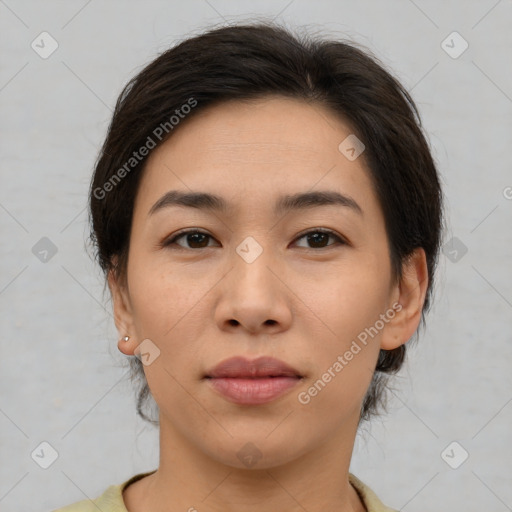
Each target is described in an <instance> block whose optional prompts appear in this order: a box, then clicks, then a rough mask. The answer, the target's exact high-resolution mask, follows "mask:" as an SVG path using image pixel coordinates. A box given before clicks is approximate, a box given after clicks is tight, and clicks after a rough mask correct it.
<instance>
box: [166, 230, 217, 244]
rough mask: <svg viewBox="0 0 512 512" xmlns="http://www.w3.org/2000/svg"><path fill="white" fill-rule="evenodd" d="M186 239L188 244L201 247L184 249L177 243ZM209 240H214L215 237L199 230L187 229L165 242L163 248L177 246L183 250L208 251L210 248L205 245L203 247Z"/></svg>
mask: <svg viewBox="0 0 512 512" xmlns="http://www.w3.org/2000/svg"><path fill="white" fill-rule="evenodd" d="M184 237H186V238H185V239H186V240H187V242H189V243H191V244H193V245H194V244H195V245H200V247H190V246H189V247H183V246H182V245H180V244H178V243H176V242H177V240H180V239H181V238H184ZM208 238H213V237H212V236H211V235H209V234H208V233H204V232H203V231H198V230H197V229H187V230H184V231H180V232H178V233H177V234H176V235H174V236H173V237H172V238H170V239H169V240H167V241H165V242H164V243H163V244H162V246H163V247H169V246H172V245H177V246H178V247H180V248H181V249H206V248H207V247H209V246H208V245H206V246H205V245H202V244H203V243H204V241H205V240H207V239H208Z"/></svg>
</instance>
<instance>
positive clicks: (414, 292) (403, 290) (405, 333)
mask: <svg viewBox="0 0 512 512" xmlns="http://www.w3.org/2000/svg"><path fill="white" fill-rule="evenodd" d="M428 280H429V276H428V269H427V258H426V255H425V251H424V249H423V248H421V247H419V248H417V249H415V250H414V251H413V253H412V254H411V256H410V257H409V258H407V260H406V261H405V262H404V264H403V266H402V278H401V279H400V281H399V283H397V284H396V285H395V288H394V290H393V294H392V297H393V302H392V304H400V305H401V309H398V307H395V308H394V309H395V311H396V314H395V316H394V317H393V318H392V319H391V320H389V322H388V323H387V324H386V327H385V329H384V331H383V333H382V338H381V345H380V346H381V348H382V349H383V350H392V349H395V348H398V347H399V346H400V345H403V344H404V343H407V342H408V341H409V340H410V339H411V337H412V336H413V334H414V333H415V332H416V329H417V328H418V326H419V324H420V320H421V312H422V309H423V304H424V303H425V296H426V293H427V286H428Z"/></svg>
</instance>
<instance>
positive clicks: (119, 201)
mask: <svg viewBox="0 0 512 512" xmlns="http://www.w3.org/2000/svg"><path fill="white" fill-rule="evenodd" d="M358 46H360V45H358V44H357V43H354V42H351V41H340V40H324V39H322V38H320V37H316V38H313V37H311V36H309V35H294V34H292V33H291V32H290V31H289V30H288V29H285V28H282V27H280V26H277V25H275V24H273V23H271V22H268V23H267V22H258V23H255V24H243V25H235V26H226V27H222V28H214V29H211V30H209V31H207V32H206V33H204V34H200V35H197V36H194V37H190V38H188V39H186V40H184V41H182V42H180V43H179V44H177V45H175V46H174V47H173V48H170V49H168V50H167V51H165V52H163V53H162V54H161V55H160V56H158V57H157V58H156V59H155V60H153V61H152V62H151V63H150V64H148V65H147V66H146V67H145V68H144V69H142V71H140V72H139V73H138V74H137V75H136V76H135V77H134V78H132V79H131V80H130V81H129V83H128V84H127V85H126V86H125V88H124V89H123V91H122V92H121V94H120V96H119V98H118V100H117V103H116V106H115V110H114V114H113V117H112V121H111V123H110V126H109V128H108V133H107V136H106V139H105V142H104V144H103V147H102V149H101V152H100V154H99V156H98V160H97V162H96V167H95V170H94V176H93V178H92V182H91V187H90V192H89V208H90V211H89V215H90V221H91V233H90V240H91V242H92V245H93V246H94V249H95V257H96V259H97V260H98V262H99V264H100V266H101V268H102V270H103V272H104V273H105V277H107V276H108V273H109V271H111V270H112V271H113V272H114V274H115V276H116V277H117V279H118V280H119V281H120V282H123V283H125V282H126V263H127V256H128V249H129V244H130V229H131V222H132V214H133V205H134V201H135V197H136V194H137V189H138V184H139V182H140V179H141V176H142V173H143V170H144V164H145V161H146V159H147V156H144V155H141V153H147V151H141V148H144V147H145V148H152V147H156V146H158V145H160V144H161V143H162V142H164V141H165V140H166V139H167V138H168V137H169V136H172V133H173V131H174V130H176V129H179V126H180V125H181V124H182V123H183V122H186V120H187V119H189V118H191V117H193V116H194V115H195V114H196V113H197V112H199V111H201V110H202V109H204V108H205V107H207V106H212V105H214V104H220V103H222V102H226V101H231V100H249V99H255V98H262V97H265V96H270V95H272V96H275V95H281V96H284V97H289V98H297V99H302V100H304V101H308V102H317V103H319V104H322V105H324V106H327V107H328V108H329V109H330V110H331V111H332V112H334V113H336V114H337V115H339V116H340V117H341V118H342V119H343V120H344V121H345V122H347V121H348V123H350V127H351V129H352V131H353V133H354V134H355V135H356V136H357V137H358V138H359V139H360V140H361V141H362V142H363V143H364V144H365V152H364V161H365V163H366V167H367V168H368V171H369V175H370V177H371V179H372V183H373V185H374V187H375V191H376V193H377V197H378V199H379V202H380V205H381V207H382V210H383V212H384V217H385V224H386V231H387V236H388V240H389V244H390V255H389V256H390V260H391V264H392V269H393V274H394V277H395V279H399V278H400V277H401V272H402V265H403V263H404V261H405V260H406V259H407V257H408V256H410V255H411V253H412V251H413V250H414V249H415V248H418V247H422V248H423V249H424V250H425V253H426V257H427V267H428V274H429V283H428V288H427V295H426V300H425V304H424V308H423V312H422V318H421V324H420V327H421V326H422V325H424V322H425V318H424V315H425V312H426V311H427V310H428V309H429V307H430V300H431V293H432V286H433V283H434V270H435V267H436V264H437V258H438V253H439V245H440V237H441V229H442V222H443V219H442V192H441V187H440V182H439V177H438V173H437V170H436V166H435V164H434V161H433V158H432V155H431V153H430V150H429V146H428V143H427V141H426V139H425V137H424V135H423V131H422V125H421V120H420V116H419V113H418V110H417V107H416V105H415V104H414V101H413V100H412V98H411V97H410V95H409V94H408V92H407V91H406V90H405V89H404V88H403V86H402V85H401V84H400V83H399V82H398V80H397V79H396V78H394V77H393V76H392V75H391V74H390V72H388V71H386V70H385V68H384V66H383V64H382V63H381V62H380V61H379V60H378V59H377V58H376V57H375V56H373V55H372V54H371V52H370V51H369V50H367V49H360V48H358ZM185 106H187V108H185ZM135 155H136V156H135ZM105 282H106V280H105ZM415 334H417V333H415ZM405 353H406V347H405V344H404V345H402V346H401V347H399V348H396V349H394V350H389V351H386V350H381V351H380V354H379V358H378V362H377V365H376V368H375V373H374V376H373V379H372V382H371V384H370V387H369V389H368V392H367V394H366V396H365V398H364V401H363V404H362V409H361V420H360V421H362V420H366V419H369V418H370V416H371V415H372V414H374V413H377V412H378V406H379V405H382V406H384V408H385V396H384V391H385V389H386V386H387V378H388V375H389V374H392V373H396V372H397V371H398V370H399V369H400V368H401V366H402V363H403V361H404V358H405ZM130 364H131V370H132V379H133V378H137V379H138V381H139V384H140V388H139V390H138V400H137V411H138V413H139V415H140V416H141V417H142V418H144V419H146V420H148V421H150V422H152V423H157V421H156V420H152V419H151V418H149V417H148V416H147V415H146V414H145V413H144V411H143V405H144V404H145V402H146V400H147V399H148V398H151V395H150V392H149V388H148V385H147V382H146V379H145V376H144V372H143V367H142V363H141V362H140V360H139V359H138V358H137V357H132V358H130Z"/></svg>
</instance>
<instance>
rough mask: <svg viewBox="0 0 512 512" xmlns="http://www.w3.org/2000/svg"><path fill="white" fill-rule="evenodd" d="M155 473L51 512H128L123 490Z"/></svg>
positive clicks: (136, 477)
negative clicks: (99, 511) (93, 497)
mask: <svg viewBox="0 0 512 512" xmlns="http://www.w3.org/2000/svg"><path fill="white" fill-rule="evenodd" d="M155 471H156V470H154V471H149V472H147V473H138V474H137V475H134V476H132V477H131V478H129V479H128V480H126V481H125V482H123V483H121V484H117V485H111V486H109V487H107V489H105V491H104V492H103V494H101V496H98V497H97V498H95V499H86V500H81V501H77V502H76V503H72V504H70V505H66V506H64V507H61V508H58V509H56V510H52V511H51V512H98V510H101V512H128V510H127V509H126V507H125V504H124V500H123V490H124V489H125V488H126V487H127V486H128V485H130V484H131V483H133V482H136V481H137V480H140V479H141V478H144V477H145V476H147V475H150V474H152V473H154V472H155Z"/></svg>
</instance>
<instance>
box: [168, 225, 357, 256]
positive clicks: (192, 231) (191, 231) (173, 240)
mask: <svg viewBox="0 0 512 512" xmlns="http://www.w3.org/2000/svg"><path fill="white" fill-rule="evenodd" d="M312 233H323V234H326V235H330V236H332V237H333V238H335V239H336V240H337V241H338V243H339V244H340V245H348V243H347V242H346V241H345V240H344V239H343V238H341V237H340V236H339V235H337V234H336V233H335V232H334V231H331V230H330V229H323V228H317V229H311V230H309V231H306V232H305V233H302V234H301V235H300V236H298V237H297V238H296V239H295V240H294V241H297V240H300V239H301V238H304V237H306V236H307V235H310V234H312ZM193 234H199V235H205V236H209V237H210V238H213V237H212V236H211V235H210V234H209V233H205V232H203V231H199V230H197V229H188V230H185V231H180V232H178V233H177V234H176V235H174V236H173V237H172V238H170V239H168V240H167V241H164V242H163V243H162V247H170V246H171V245H176V246H177V248H178V249H188V247H181V246H180V245H178V244H176V241H177V240H179V239H180V238H182V237H185V236H186V235H193ZM333 245H335V244H331V245H328V246H327V247H320V248H319V249H318V248H315V247H303V249H307V250H313V251H314V250H317V251H318V250H322V249H328V248H329V247H332V246H333ZM209 247H210V246H207V247H200V248H199V249H194V248H191V249H190V250H191V251H197V250H200V249H208V248H209Z"/></svg>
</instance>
